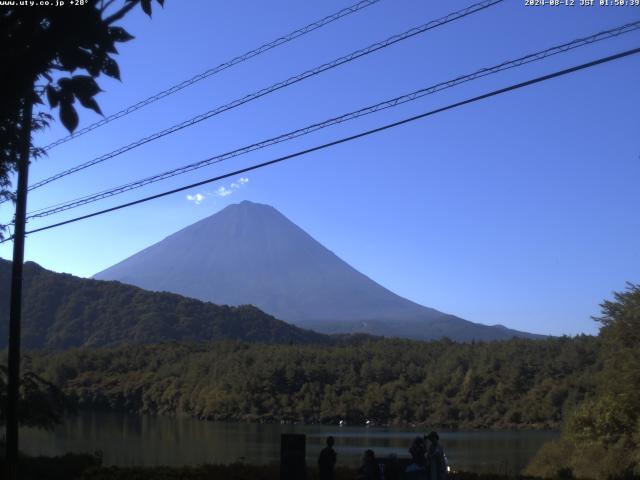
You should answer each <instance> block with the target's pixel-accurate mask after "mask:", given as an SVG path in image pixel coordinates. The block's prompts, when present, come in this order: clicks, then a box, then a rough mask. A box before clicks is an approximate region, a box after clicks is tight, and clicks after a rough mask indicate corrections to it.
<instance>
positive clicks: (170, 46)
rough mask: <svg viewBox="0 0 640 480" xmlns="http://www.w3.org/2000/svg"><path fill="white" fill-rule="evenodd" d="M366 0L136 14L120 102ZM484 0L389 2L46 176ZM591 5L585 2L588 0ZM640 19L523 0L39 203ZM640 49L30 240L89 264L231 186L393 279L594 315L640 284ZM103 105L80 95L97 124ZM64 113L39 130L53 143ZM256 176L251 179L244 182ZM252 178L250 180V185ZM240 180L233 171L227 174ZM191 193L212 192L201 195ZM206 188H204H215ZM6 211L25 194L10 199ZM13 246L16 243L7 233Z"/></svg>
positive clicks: (106, 136) (445, 297)
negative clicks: (97, 108) (628, 286)
mask: <svg viewBox="0 0 640 480" xmlns="http://www.w3.org/2000/svg"><path fill="white" fill-rule="evenodd" d="M350 3H351V2H348V1H333V0H331V1H328V0H325V1H322V2H319V1H316V2H299V1H292V0H271V1H269V2H258V1H248V2H213V1H208V0H191V1H189V2H182V1H178V0H168V1H167V2H166V6H165V8H164V10H160V9H158V8H157V5H155V7H156V9H155V11H154V16H153V19H152V20H149V19H148V18H147V17H146V16H144V15H143V14H142V13H141V12H135V13H134V14H132V15H131V16H130V17H129V18H127V19H126V21H125V22H124V23H123V25H124V26H125V27H126V28H127V29H128V30H129V31H130V32H131V33H132V34H133V35H135V36H136V39H135V40H134V41H132V42H129V43H127V44H123V45H121V47H120V48H119V50H120V56H119V64H120V68H121V71H122V83H120V82H117V81H112V80H110V79H107V78H101V79H100V84H101V86H102V87H103V89H104V90H105V92H104V93H101V94H100V95H99V97H98V101H99V103H100V105H101V107H102V109H103V111H104V112H105V113H113V112H115V111H117V110H119V109H120V108H123V107H126V106H128V105H130V104H132V103H134V102H136V101H138V100H140V99H143V98H145V97H146V96H148V95H150V94H153V93H155V92H157V91H159V90H162V89H164V88H167V87H169V86H171V85H173V84H175V83H178V82H180V81H182V80H184V79H186V78H189V77H191V76H193V75H195V74H198V73H200V72H201V71H203V70H205V69H208V68H211V67H213V66H215V65H217V64H219V63H221V62H223V61H225V60H228V59H230V58H232V57H234V56H236V55H238V54H241V53H244V52H245V51H247V50H250V49H252V48H254V47H256V46H258V45H260V44H262V43H264V42H266V41H269V40H271V39H273V38H276V37H278V36H280V35H282V34H285V33H288V32H289V31H291V30H294V29H296V28H298V27H300V26H303V25H305V24H307V23H310V22H312V21H314V20H316V19H318V18H321V17H323V16H325V15H327V14H330V13H333V12H334V11H337V10H339V9H341V8H343V7H345V6H347V5H349V4H350ZM470 3H472V2H464V1H458V0H449V1H446V2H445V1H440V2H421V1H417V0H382V1H381V2H379V3H378V4H376V5H373V6H371V7H369V8H367V9H364V10H363V11H361V12H359V13H357V14H355V15H351V16H349V17H347V18H344V19H342V20H339V21H337V22H335V23H333V24H331V25H329V26H327V27H325V28H322V29H320V30H318V31H316V32H313V33H311V34H309V35H306V36H304V37H302V38H300V39H298V40H295V41H294V42H291V43H289V44H287V45H284V46H282V47H279V48H278V49H276V50H273V51H271V52H269V53H267V54H264V55H262V56H260V57H258V58H255V59H252V60H250V61H248V62H245V63H243V64H241V65H239V66H236V67H234V68H232V69H229V70H227V71H225V72H223V73H221V74H218V75H215V76H213V77H211V78H209V79H207V80H205V81H202V82H200V83H198V84H196V85H195V86H193V87H191V88H189V89H187V90H184V91H182V92H180V93H179V94H176V95H174V96H172V97H169V98H167V99H164V100H162V101H159V102H157V103H155V104H153V105H152V106H150V107H148V108H146V109H143V110H141V111H139V112H136V113H134V114H132V115H130V116H128V117H126V118H125V119H121V120H118V121H116V122H113V123H111V124H109V125H108V126H106V127H104V128H101V129H99V130H97V131H95V132H92V133H90V134H87V135H85V136H83V137H81V138H78V139H76V140H74V141H71V142H68V143H66V144H64V145H62V146H59V147H57V148H55V149H54V150H52V151H51V153H50V155H49V157H48V158H45V159H42V160H39V161H37V162H35V163H34V164H33V165H32V168H31V174H30V180H31V183H34V182H36V181H38V180H41V179H43V178H46V177H48V176H50V175H52V174H54V173H57V172H58V171H60V170H63V169H66V168H69V167H72V166H74V165H76V164H78V163H81V162H83V161H86V160H89V159H92V158H94V157H96V156H99V155H101V154H103V153H106V152H109V151H111V150H113V149H115V148H117V147H120V146H122V145H125V144H127V143H130V142H132V141H134V140H137V139H138V138H140V137H143V136H146V135H149V134H151V133H153V132H155V131H157V130H160V129H163V128H166V127H168V126H170V125H172V124H174V123H177V122H179V121H182V120H185V119H187V118H190V117H191V116H194V115H197V114H199V113H202V112H204V111H207V110H210V109H212V108H214V107H216V106H219V105H222V104H225V103H228V102H230V101H232V100H235V99H236V98H239V97H242V96H244V95H246V94H247V93H251V92H253V91H255V90H258V89H260V88H263V87H266V86H268V85H270V84H272V83H275V82H277V81H280V80H283V79H285V78H288V77H289V76H291V75H294V74H297V73H300V72H302V71H303V70H306V69H308V68H312V67H314V66H316V65H320V64H321V63H324V62H327V61H330V60H333V59H334V58H336V57H339V56H342V55H344V54H346V53H349V52H351V51H352V50H355V49H357V48H361V47H364V46H367V45H369V44H371V43H373V42H375V41H378V40H382V39H385V38H387V37H389V36H390V35H393V34H396V33H400V32H402V31H405V30H407V29H409V28H411V27H413V26H417V25H420V24H422V23H425V22H427V21H429V20H431V19H435V18H438V17H441V16H443V15H445V14H447V13H449V12H451V11H454V10H457V9H459V8H462V7H465V6H466V5H469V4H470ZM577 3H579V2H577ZM638 19H640V8H634V7H599V6H594V7H581V6H578V5H576V6H573V7H568V6H560V7H548V6H547V7H527V6H524V1H519V0H517V1H516V0H508V1H506V2H504V3H503V4H500V5H498V6H495V7H492V8H490V9H487V10H486V11H483V12H480V13H478V14H475V15H472V16H470V17H468V18H465V19H462V20H459V21H456V22H454V23H452V24H449V25H446V26H443V27H439V28H437V29H435V30H432V31H430V32H427V33H425V34H422V35H419V36H417V37H415V38H412V39H409V40H406V41H404V42H401V43H400V44H397V45H395V46H392V47H389V48H387V49H385V50H383V51H380V52H377V53H374V54H372V55H369V56H367V57H365V58H362V59H359V60H357V61H355V62H352V63H350V64H348V65H345V66H342V67H340V68H338V69H334V70H332V71H330V72H326V73H324V74H322V75H320V76H317V77H315V78H312V79H309V80H306V81H304V82H302V83H299V84H297V85H294V86H292V87H289V88H286V89H284V90H281V91H279V92H277V93H274V94H271V95H269V96H268V97H264V98H262V99H259V100H257V101H254V102H251V103H250V104H247V105H243V106H241V107H239V108H237V109H234V110H232V111H230V112H227V113H224V114H222V115H220V116H218V117H215V118H213V119H211V120H208V121H205V122H202V123H200V124H199V125H197V126H194V127H192V128H189V129H185V130H183V131H181V132H179V133H176V134H174V135H171V136H168V137H166V138H164V139H161V140H158V141H156V142H153V143H151V144H148V145H146V146H144V147H141V148H138V149H136V150H134V151H132V152H129V153H127V154H124V155H122V156H120V157H118V158H116V159H113V160H110V161H108V162H105V163H104V164H102V165H100V166H96V167H94V168H91V169H88V170H86V171H84V172H82V173H79V174H76V175H71V176H69V177H66V178H65V179H64V180H61V181H58V182H55V183H52V184H51V185H48V186H46V187H43V188H41V189H39V190H35V191H33V192H32V194H31V195H30V198H29V210H34V209H37V208H42V207H46V206H48V205H51V204H54V203H58V202H61V201H64V200H68V199H72V198H76V197H79V196H82V195H85V194H89V193H92V192H95V191H99V190H104V189H106V188H109V187H112V186H117V185H120V184H122V183H126V182H128V181H131V180H136V179H138V178H141V177H144V176H147V175H151V174H154V173H157V172H161V171H164V170H167V169H170V168H173V167H176V166H180V165H183V164H187V163H191V162H194V161H197V160H200V159H203V158H205V157H208V156H211V155H215V154H218V153H223V152H225V151H228V150H231V149H234V148H237V147H242V146H244V145H246V144H249V143H253V142H255V141H258V140H262V139H264V138H268V137H269V136H273V135H277V134H279V133H284V132H287V131H289V130H293V129H295V128H298V127H300V126H304V125H306V124H309V123H313V122H317V121H321V120H323V119H325V118H328V117H331V116H336V115H338V114H341V113H345V112H348V111H351V110H355V109H357V108H360V107H363V106H366V105H369V104H372V103H375V102H378V101H380V100H384V99H387V98H390V97H393V96H396V95H400V94H403V93H407V92H410V91H412V90H415V89H418V88H421V87H425V86H429V85H431V84H434V83H438V82H440V81H443V80H448V79H450V78H453V77H456V76H458V75H461V74H465V73H469V72H472V71H475V70H477V69H479V68H482V67H486V66H490V65H493V64H496V63H499V62H501V61H504V60H508V59H511V58H515V57H519V56H521V55H524V54H526V53H530V52H533V51H536V50H540V49H543V48H546V47H551V46H553V45H556V44H559V43H564V42H567V41H570V40H573V39H575V38H577V37H583V36H587V35H589V34H592V33H595V32H597V31H600V30H605V29H608V28H612V27H615V26H617V25H620V24H623V23H627V22H631V21H636V20H638ZM638 45H640V33H638V32H634V33H631V34H627V35H625V36H622V37H618V38H615V39H612V40H609V41H606V42H602V43H600V44H597V45H591V46H588V47H584V48H581V49H578V50H576V51H573V52H570V53H568V54H565V55H559V56H556V57H554V58H551V59H548V60H545V61H542V62H538V63H534V64H531V65H527V66H525V67H522V68H519V69H515V70H512V71H509V72H504V73H501V74H498V75H494V76H490V77H488V78H485V79H482V80H479V81H476V82H472V83H469V84H466V85H463V86H460V87H456V88H454V89H451V90H448V91H445V92H441V93H438V94H436V95H432V96H429V97H426V98H423V99H421V100H418V101H416V102H412V103H410V104H407V105H404V106H401V107H398V108H396V109H393V110H389V111H386V112H382V113H378V114H374V115H371V116H369V117H367V118H363V119H359V120H356V121H354V122H349V123H347V124H344V125H340V126H337V127H333V128H330V129H327V130H324V131H322V132H318V133H315V134H313V135H310V136H308V137H304V138H301V139H297V140H295V141H292V142H287V143H285V144H282V145H279V146H276V147H274V148H270V149H267V150H263V151H261V152H256V153H252V154H250V155H247V156H245V157H241V158H236V159H233V160H229V161H227V162H224V163H222V164H219V165H217V166H212V167H207V168H205V169H202V170H198V171H196V172H192V173H190V174H187V175H183V176H179V177H175V178H173V179H170V180H167V181H164V182H160V183H157V184H155V185H152V186H149V187H145V188H144V189H140V190H136V191H134V192H130V193H128V194H125V195H120V196H118V197H116V198H114V199H111V200H109V201H102V202H98V203H95V204H93V205H90V206H87V207H84V208H79V209H76V210H72V211H69V212H67V213H65V214H60V215H56V216H52V217H48V218H45V219H42V220H38V221H32V222H31V223H30V225H29V228H31V229H33V228H37V227H40V226H44V225H48V224H49V223H53V222H54V221H61V220H64V219H66V218H72V217H75V216H77V215H79V214H83V213H89V212H92V211H94V210H96V209H99V208H105V207H108V206H111V205H116V204H118V203H121V202H123V201H126V200H133V199H136V198H139V197H141V196H145V195H150V194H153V193H157V192H160V191H163V190H168V189H171V188H175V187H178V186H181V185H184V184H188V183H192V182H196V181H198V180H200V179H204V178H207V177H212V176H215V175H217V174H221V173H226V172H228V171H231V170H234V169H236V168H241V167H243V166H247V165H250V164H253V163H258V162H262V161H265V160H269V159H271V158H275V157H276V156H279V155H282V154H286V153H290V152H293V151H296V150H299V149H303V148H307V147H310V146H313V145H316V144H319V143H322V142H325V141H330V140H332V139H335V138H338V137H342V136H345V135H349V134H353V133H356V132H358V131H361V130H365V129H367V128H373V127H376V126H379V125H381V124H384V123H387V122H391V121H394V120H398V119H401V118H404V117H407V116H410V115H415V114H417V113H420V112H423V111H427V110H431V109H433V108H437V107H440V106H444V105H446V104H448V103H452V102H455V101H459V100H461V99H464V98H467V97H471V96H474V95H478V94H481V93H484V92H486V91H489V90H492V89H496V88H499V87H502V86H506V85H509V84H510V83H514V82H517V81H522V80H525V79H528V78H530V77H533V76H536V75H540V74H543V73H548V72H552V71H554V70H557V69H560V68H563V67H566V66H571V65H574V64H577V63H581V62H585V61H588V60H591V59H594V58H597V57H599V56H604V55H608V54H611V53H616V52H619V51H622V50H625V49H629V48H633V47H637V46H638ZM638 85H640V57H638V56H636V57H631V58H627V59H623V60H620V61H617V62H615V63H611V64H607V65H603V66H599V67H595V68H594V69H591V70H588V71H585V72H581V73H577V74H574V75H571V76H568V77H565V78H561V79H556V80H552V81H549V82H546V83H544V84H541V85H537V86H533V87H530V88H527V89H526V90H521V91H517V92H512V93H509V94H506V95H503V96H500V97H496V98H493V99H489V100H487V101H483V102H481V103H476V104H473V105H469V106H465V107H462V108H459V109H456V110H454V111H449V112H446V113H443V114H440V115H437V116H433V117H430V118H428V119H425V120H422V121H419V122H415V123H412V124H410V125H406V126H403V127H399V128H396V129H393V130H389V131H386V132H384V133H381V134H379V135H376V136H373V137H368V138H366V139H362V140H358V141H355V142H351V143H349V144H345V145H342V146H338V147H335V148H333V149H330V150H325V151H322V152H319V153H314V154H311V155H308V156H306V157H303V158H299V159H296V160H292V161H290V162H287V163H284V164H280V165H277V166H274V167H270V168H267V169H263V170H259V171H255V172H251V173H248V174H245V175H242V176H241V177H240V176H239V177H237V178H232V179H229V180H227V181H224V182H220V183H216V184H211V185H209V186H204V187H201V188H198V189H194V190H192V191H188V192H183V193H179V194H175V195H172V196H169V197H165V198H163V199H161V200H157V201H154V202H150V203H147V204H144V205H139V206H136V207H133V208H129V209H126V210H123V211H119V212H115V213H111V214H108V215H103V216H100V217H97V218H93V219H90V220H86V221H82V222H78V223H75V224H72V225H68V226H64V227H60V228H56V229H52V230H49V231H47V232H42V233H38V234H34V235H31V236H30V237H28V239H27V246H26V258H27V259H29V260H33V261H36V262H38V263H40V264H42V265H43V266H45V267H47V268H50V269H52V270H55V271H60V272H68V273H73V274H75V275H80V276H90V275H92V274H94V273H96V272H98V271H100V270H102V269H104V268H106V267H108V266H110V265H112V264H114V263H116V262H118V261H120V260H122V259H124V258H126V257H128V256H129V255H131V254H133V253H135V252H137V251H139V250H140V249H142V248H144V247H146V246H148V245H150V244H152V243H155V242H156V241H159V240H160V239H162V238H164V237H165V236H167V235H169V234H171V233H172V232H174V231H176V230H178V229H180V228H183V227H185V226H187V225H189V224H191V223H193V222H195V221H197V220H199V219H201V218H204V217H206V216H208V215H211V214H213V213H215V212H217V211H219V210H220V209H222V208H224V207H225V206H226V205H228V204H230V203H235V202H238V201H241V200H245V199H248V200H252V201H255V202H261V203H267V204H270V205H273V206H275V207H276V208H278V209H279V210H280V211H281V212H282V213H284V214H285V215H286V216H287V217H289V218H290V219H291V220H292V221H294V222H295V223H297V224H298V225H300V226H301V227H302V228H304V229H305V230H306V231H307V232H309V233H310V234H311V235H312V236H313V237H315V238H316V239H317V240H318V241H320V242H321V243H323V244H324V245H325V246H327V247H328V248H329V249H331V250H332V251H333V252H335V253H336V254H337V255H338V256H340V257H341V258H343V259H344V260H346V261H347V262H348V263H350V264H351V265H353V266H354V267H355V268H357V269H358V270H360V271H362V272H363V273H365V274H367V275H368V276H370V277H371V278H373V279H374V280H376V281H378V282H379V283H381V284H382V285H384V286H385V287H387V288H389V289H391V290H393V291H394V292H396V293H398V294H400V295H403V296H405V297H407V298H409V299H411V300H414V301H416V302H419V303H422V304H424V305H427V306H430V307H434V308H437V309H440V310H442V311H445V312H448V313H452V314H455V315H458V316H461V317H463V318H466V319H469V320H472V321H476V322H481V323H488V324H495V323H502V324H504V325H507V326H509V327H512V328H516V329H520V330H527V331H532V332H539V333H551V334H577V333H582V332H584V333H595V332H596V331H597V324H596V323H595V322H594V321H593V320H591V318H590V317H591V316H592V315H597V314H598V313H599V307H598V305H599V303H600V302H601V301H602V300H603V299H604V298H608V297H610V296H611V292H612V291H616V290H622V289H624V286H625V282H626V281H632V282H640V249H639V248H638V245H639V244H640V242H639V241H638V238H639V237H640V220H639V219H640V216H638V214H637V212H638V208H639V207H640V193H638V190H639V189H638V188H637V185H638V184H639V183H640V134H639V126H640V120H639V118H638V111H639V108H638V107H639V106H640V89H638ZM97 119H99V117H98V116H97V115H96V114H94V113H93V112H90V111H82V112H81V124H80V125H81V127H82V126H84V125H88V124H89V123H92V122H94V121H96V120H97ZM62 135H64V131H63V129H62V128H61V127H60V126H59V125H55V126H53V127H52V128H51V129H49V130H48V131H46V132H43V133H41V134H39V135H38V137H37V138H36V141H37V143H39V144H41V145H44V144H47V143H49V142H51V141H53V140H56V139H57V138H59V137H61V136H62ZM241 178H242V180H241ZM232 183H234V184H235V186H233V185H232ZM220 189H223V190H220ZM188 197H190V198H191V199H189V198H188ZM196 200H199V201H196ZM0 214H1V215H2V217H3V220H4V221H7V219H10V217H11V213H10V209H9V208H7V206H6V205H5V206H4V207H2V209H1V210H0ZM0 255H2V256H3V257H4V258H10V256H11V247H10V245H8V244H4V245H2V246H1V247H0Z"/></svg>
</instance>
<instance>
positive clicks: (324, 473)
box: [318, 436, 337, 480]
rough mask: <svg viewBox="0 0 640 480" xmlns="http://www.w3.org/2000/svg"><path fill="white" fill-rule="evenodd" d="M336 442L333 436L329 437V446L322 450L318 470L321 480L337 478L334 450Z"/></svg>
mask: <svg viewBox="0 0 640 480" xmlns="http://www.w3.org/2000/svg"><path fill="white" fill-rule="evenodd" d="M334 443H335V440H334V439H333V437H332V436H329V437H327V446H326V447H324V448H323V449H322V451H321V452H320V456H319V457H318V470H319V471H320V480H334V479H335V477H336V472H335V467H336V457H337V455H336V451H335V450H334V449H333V445H334Z"/></svg>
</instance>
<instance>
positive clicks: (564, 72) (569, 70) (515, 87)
mask: <svg viewBox="0 0 640 480" xmlns="http://www.w3.org/2000/svg"><path fill="white" fill-rule="evenodd" d="M638 53H640V48H634V49H631V50H626V51H624V52H620V53H617V54H615V55H610V56H607V57H601V58H598V59H597V60H593V61H591V62H587V63H583V64H580V65H576V66H574V67H570V68H566V69H564V70H559V71H556V72H554V73H550V74H547V75H543V76H540V77H536V78H533V79H530V80H527V81H525V82H521V83H517V84H514V85H510V86H508V87H504V88H501V89H498V90H493V91H491V92H489V93H485V94H483V95H479V96H476V97H473V98H469V99H466V100H463V101H460V102H457V103H452V104H449V105H447V106H445V107H441V108H437V109H435V110H431V111H428V112H425V113H421V114H419V115H414V116H412V117H409V118H405V119H403V120H400V121H397V122H393V123H388V124H386V125H383V126H381V127H377V128H374V129H371V130H367V131H364V132H360V133H357V134H355V135H351V136H348V137H343V138H340V139H338V140H334V141H332V142H329V143H325V144H322V145H318V146H315V147H312V148H308V149H305V150H301V151H298V152H295V153H292V154H289V155H285V156H282V157H279V158H276V159H273V160H269V161H267V162H263V163H259V164H256V165H252V166H250V167H246V168H241V169H238V170H235V171H233V172H230V173H226V174H224V175H218V176H216V177H213V178H208V179H206V180H202V181H199V182H196V183H192V184H189V185H184V186H182V187H179V188H174V189H172V190H168V191H165V192H161V193H157V194H155V195H151V196H148V197H144V198H140V199H138V200H134V201H132V202H127V203H123V204H120V205H116V206H114V207H111V208H107V209H104V210H99V211H97V212H93V213H89V214H86V215H82V216H79V217H75V218H71V219H69V220H65V221H62V222H58V223H54V224H51V225H47V226H45V227H40V228H36V229H33V230H30V231H28V232H26V233H27V234H32V233H37V232H43V231H45V230H50V229H52V228H56V227H61V226H63V225H68V224H70V223H75V222H79V221H80V220H86V219H88V218H92V217H96V216H99V215H104V214H106V213H110V212H114V211H116V210H121V209H123V208H128V207H132V206H134V205H138V204H141V203H145V202H149V201H151V200H155V199H158V198H161V197H165V196H167V195H172V194H174V193H178V192H183V191H185V190H189V189H191V188H195V187H199V186H202V185H206V184H209V183H212V182H215V181H218V180H222V179H225V178H229V177H232V176H235V175H240V174H243V173H247V172H250V171H253V170H257V169H260V168H264V167H267V166H270V165H274V164H276V163H280V162H284V161H286V160H290V159H293V158H298V157H301V156H304V155H307V154H309V153H312V152H316V151H319V150H324V149H327V148H330V147H333V146H336V145H340V144H342V143H346V142H350V141H353V140H356V139H359V138H363V137H367V136H369V135H373V134H375V133H379V132H382V131H384V130H388V129H391V128H395V127H398V126H400V125H405V124H407V123H411V122H415V121H416V120H420V119H423V118H426V117H430V116H432V115H435V114H438V113H441V112H445V111H447V110H453V109H454V108H458V107H461V106H463V105H468V104H470V103H475V102H478V101H481V100H485V99H487V98H490V97H494V96H497V95H501V94H503V93H507V92H510V91H513V90H518V89H521V88H524V87H527V86H530V85H534V84H537V83H541V82H545V81H547V80H551V79H553V78H557V77H561V76H564V75H568V74H570V73H574V72H577V71H580V70H585V69H587V68H591V67H594V66H596V65H601V64H603V63H608V62H612V61H614V60H619V59H621V58H624V57H628V56H630V55H635V54H638ZM11 239H12V237H9V238H7V239H5V240H3V241H1V242H0V243H4V242H7V241H9V240H11Z"/></svg>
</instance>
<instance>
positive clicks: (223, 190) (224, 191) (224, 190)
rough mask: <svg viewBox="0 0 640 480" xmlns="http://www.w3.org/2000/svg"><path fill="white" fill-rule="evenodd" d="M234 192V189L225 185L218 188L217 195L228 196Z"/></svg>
mask: <svg viewBox="0 0 640 480" xmlns="http://www.w3.org/2000/svg"><path fill="white" fill-rule="evenodd" d="M232 193H233V191H231V190H229V189H228V188H227V187H224V186H222V187H220V188H218V189H217V190H216V195H218V196H219V197H228V196H229V195H231V194H232Z"/></svg>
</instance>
